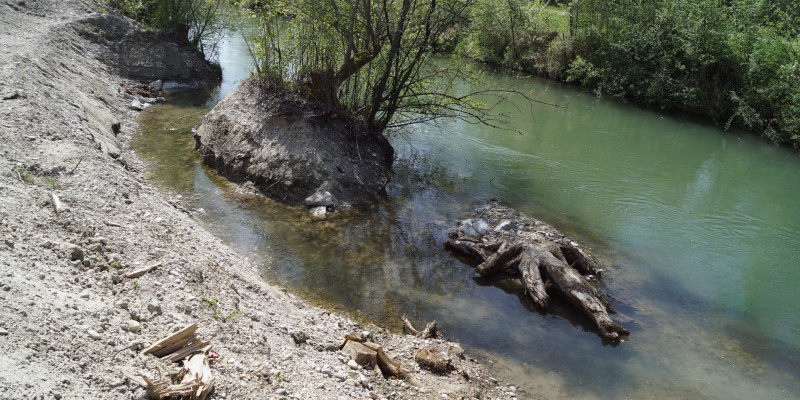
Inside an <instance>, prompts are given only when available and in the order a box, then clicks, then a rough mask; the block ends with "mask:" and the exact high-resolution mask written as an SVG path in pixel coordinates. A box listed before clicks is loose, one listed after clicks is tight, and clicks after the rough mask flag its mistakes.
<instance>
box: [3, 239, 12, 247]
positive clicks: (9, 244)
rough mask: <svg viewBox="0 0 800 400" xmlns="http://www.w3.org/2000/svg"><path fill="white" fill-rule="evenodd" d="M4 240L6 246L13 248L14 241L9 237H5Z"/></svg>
mask: <svg viewBox="0 0 800 400" xmlns="http://www.w3.org/2000/svg"><path fill="white" fill-rule="evenodd" d="M4 242H5V244H6V246H8V247H9V248H11V249H13V248H14V241H12V240H11V239H6V240H5V241H4Z"/></svg>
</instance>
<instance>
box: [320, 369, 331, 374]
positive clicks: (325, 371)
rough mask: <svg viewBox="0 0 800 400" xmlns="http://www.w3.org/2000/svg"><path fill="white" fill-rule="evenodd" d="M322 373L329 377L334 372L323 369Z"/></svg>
mask: <svg viewBox="0 0 800 400" xmlns="http://www.w3.org/2000/svg"><path fill="white" fill-rule="evenodd" d="M320 372H321V373H322V375H327V376H331V375H333V371H331V370H330V369H328V368H323V369H322V370H321V371H320Z"/></svg>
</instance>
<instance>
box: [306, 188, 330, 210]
mask: <svg viewBox="0 0 800 400" xmlns="http://www.w3.org/2000/svg"><path fill="white" fill-rule="evenodd" d="M303 203H305V205H306V206H307V207H319V206H324V207H328V206H332V205H333V195H332V194H331V192H329V191H327V190H318V191H317V192H315V193H314V194H312V195H311V196H308V197H306V199H305V200H304V201H303Z"/></svg>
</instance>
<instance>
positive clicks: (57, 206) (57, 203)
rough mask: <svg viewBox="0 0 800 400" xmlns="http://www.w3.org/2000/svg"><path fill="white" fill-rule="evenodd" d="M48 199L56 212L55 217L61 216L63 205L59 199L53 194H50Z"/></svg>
mask: <svg viewBox="0 0 800 400" xmlns="http://www.w3.org/2000/svg"><path fill="white" fill-rule="evenodd" d="M50 199H51V200H52V202H53V209H54V210H55V211H56V215H59V214H61V212H62V211H64V209H65V208H64V203H62V202H61V199H59V198H58V196H56V194H55V193H50Z"/></svg>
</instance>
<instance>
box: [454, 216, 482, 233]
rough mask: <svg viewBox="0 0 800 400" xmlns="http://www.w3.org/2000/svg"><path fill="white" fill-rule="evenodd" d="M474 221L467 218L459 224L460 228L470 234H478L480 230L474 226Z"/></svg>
mask: <svg viewBox="0 0 800 400" xmlns="http://www.w3.org/2000/svg"><path fill="white" fill-rule="evenodd" d="M472 223H473V221H472V220H471V219H465V220H463V221H461V222H460V223H459V224H458V230H459V231H461V232H464V234H465V235H468V236H478V231H476V230H475V228H473V227H472Z"/></svg>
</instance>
